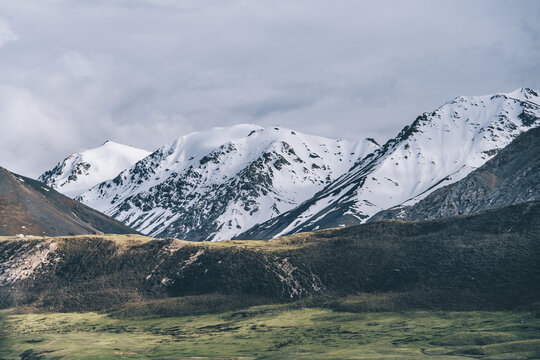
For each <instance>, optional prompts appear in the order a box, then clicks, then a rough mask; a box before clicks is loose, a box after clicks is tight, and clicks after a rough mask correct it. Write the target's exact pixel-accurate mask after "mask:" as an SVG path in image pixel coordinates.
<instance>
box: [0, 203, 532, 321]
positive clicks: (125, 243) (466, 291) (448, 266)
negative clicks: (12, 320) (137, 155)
mask: <svg viewBox="0 0 540 360" xmlns="http://www.w3.org/2000/svg"><path fill="white" fill-rule="evenodd" d="M381 292H392V293H397V294H398V295H395V296H394V297H393V298H391V299H390V300H388V301H390V303H392V304H394V305H395V304H398V305H399V304H401V305H399V306H397V308H396V309H398V310H399V308H411V307H413V308H449V309H469V308H514V307H519V306H522V305H527V304H530V303H533V302H536V301H538V300H539V299H540V202H531V203H524V204H519V205H513V206H511V207H507V208H503V209H498V210H493V211H489V212H485V213H482V214H478V215H474V216H468V217H456V218H450V219H445V220H433V221H427V222H417V223H407V222H391V221H384V222H375V223H369V224H365V225H360V226H353V227H349V228H342V229H330V230H324V231H319V232H314V233H305V234H297V235H293V236H289V237H285V238H281V239H276V240H271V241H268V242H257V241H251V242H250V241H234V242H224V243H217V244H216V243H202V244H199V243H188V242H183V241H179V240H173V239H160V240H156V239H151V238H145V237H140V236H137V235H130V236H79V237H57V238H36V239H24V240H21V239H14V238H4V239H3V240H2V241H0V301H1V305H2V307H13V306H29V307H37V308H40V309H47V310H61V311H81V310H95V309H105V308H110V307H112V306H116V305H118V304H122V303H124V302H128V301H145V300H148V299H160V298H167V297H176V296H186V295H197V294H209V293H222V294H234V295H250V296H254V297H260V298H267V299H272V300H275V301H284V300H291V299H297V298H303V297H307V296H313V295H322V294H341V295H346V294H356V293H372V294H373V293H381ZM394 305H392V306H394Z"/></svg>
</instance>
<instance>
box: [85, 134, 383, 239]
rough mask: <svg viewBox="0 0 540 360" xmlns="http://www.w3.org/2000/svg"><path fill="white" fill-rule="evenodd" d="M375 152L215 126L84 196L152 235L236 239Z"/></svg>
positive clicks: (362, 145) (365, 145) (368, 145)
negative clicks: (238, 235)
mask: <svg viewBox="0 0 540 360" xmlns="http://www.w3.org/2000/svg"><path fill="white" fill-rule="evenodd" d="M377 148H378V145H376V144H375V143H374V142H373V141H370V140H363V141H360V142H350V141H344V140H332V139H327V138H323V137H319V136H311V135H305V134H301V133H299V132H295V131H293V130H289V129H284V128H282V127H269V128H262V127H260V126H256V125H236V126H232V127H227V128H214V129H211V130H209V131H203V132H197V133H193V134H190V135H187V136H184V137H181V138H179V139H178V140H176V141H174V142H172V143H170V144H168V145H166V146H164V147H162V148H160V149H158V150H157V151H155V152H154V153H152V154H151V155H149V156H148V157H146V158H144V159H142V160H141V161H139V162H137V163H136V164H134V165H133V166H132V167H131V168H129V169H126V170H125V171H123V172H121V173H120V174H119V175H118V176H117V177H115V178H114V179H112V180H109V181H105V182H103V183H101V184H99V185H97V186H95V187H93V188H92V189H91V190H89V191H87V192H85V193H84V194H82V195H81V196H80V197H78V199H79V200H80V201H82V202H83V203H85V204H86V205H88V206H90V207H92V208H95V209H98V210H100V211H102V212H104V213H105V214H108V215H110V216H112V217H114V218H116V219H118V220H120V221H122V222H124V223H125V224H127V225H129V226H131V227H133V228H135V229H136V230H138V231H140V232H142V233H144V234H149V235H151V236H159V237H177V238H182V239H186V240H226V239H232V238H234V237H235V236H236V235H237V234H240V233H241V232H243V231H246V230H248V229H249V228H251V227H253V226H254V225H256V224H259V223H262V222H265V221H267V220H269V219H272V218H274V217H276V216H278V215H280V214H282V213H284V212H286V211H288V210H291V209H292V208H294V207H296V206H298V205H299V204H300V203H302V202H304V201H306V200H308V199H310V198H311V197H312V196H313V195H314V194H315V193H317V192H318V191H320V190H321V189H322V188H324V187H325V186H326V185H328V184H329V183H331V182H332V181H333V180H335V179H337V178H338V177H339V176H341V175H343V174H344V173H346V172H347V170H349V169H350V167H351V166H352V165H353V164H354V163H356V162H357V161H358V160H359V159H362V158H364V156H366V155H367V154H369V153H372V152H373V151H374V150H376V149H377Z"/></svg>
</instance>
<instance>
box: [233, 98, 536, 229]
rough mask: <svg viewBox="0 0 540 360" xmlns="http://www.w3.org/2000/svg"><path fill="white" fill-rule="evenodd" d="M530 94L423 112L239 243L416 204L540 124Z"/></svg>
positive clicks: (461, 101) (451, 104) (472, 100)
mask: <svg viewBox="0 0 540 360" xmlns="http://www.w3.org/2000/svg"><path fill="white" fill-rule="evenodd" d="M539 104H540V98H539V96H538V93H537V92H536V91H534V90H531V89H525V88H523V89H518V90H516V91H514V92H511V93H508V94H496V95H489V96H478V97H464V96H460V97H457V98H455V99H454V100H452V101H449V102H447V103H446V104H444V105H443V106H441V107H440V108H439V109H437V110H435V111H434V112H432V113H424V114H423V115H422V116H419V117H418V118H417V119H416V120H415V121H414V122H413V123H412V124H411V125H410V126H406V127H405V128H404V129H403V130H402V131H401V132H400V133H399V134H398V136H397V137H395V138H393V139H391V140H389V141H388V142H387V143H386V144H385V145H384V146H382V147H381V148H380V149H378V150H377V151H375V152H374V153H373V154H371V155H369V156H368V157H366V158H364V159H362V160H361V161H359V162H358V163H356V164H355V166H354V167H353V168H352V169H351V170H350V171H348V172H347V173H346V174H344V175H342V176H341V177H340V178H338V179H337V180H335V181H334V182H332V183H331V184H329V185H328V186H327V187H326V188H325V189H324V190H322V191H321V192H319V193H317V194H316V195H315V196H314V197H313V198H312V199H310V200H309V201H306V202H305V203H303V204H301V205H300V206H299V207H297V208H295V209H293V210H291V211H290V212H288V213H285V214H282V215H281V216H279V217H276V218H274V219H271V220H270V221H268V222H266V223H264V224H259V225H257V226H255V227H254V228H252V229H250V230H248V231H247V232H245V233H243V234H240V235H238V236H237V238H243V239H246V238H252V239H264V238H270V237H274V236H280V235H285V234H290V233H295V232H299V231H310V230H315V229H319V228H321V229H322V228H328V227H333V226H340V225H352V224H357V223H361V222H364V221H365V220H366V219H368V218H369V217H370V216H372V215H374V214H375V213H377V212H379V211H381V210H385V209H388V208H391V207H394V206H399V205H411V204H414V203H416V202H418V201H420V200H421V199H423V198H424V197H426V196H427V195H428V194H430V193H431V192H433V191H434V190H436V189H438V188H440V187H442V186H445V185H448V184H451V183H454V182H456V181H458V180H461V179H462V178H464V177H465V176H466V175H467V174H469V173H470V172H471V171H472V170H474V169H476V168H478V167H480V166H481V165H483V164H484V163H485V162H486V161H487V160H489V159H491V158H492V157H493V156H494V155H495V154H496V153H497V152H498V151H499V150H500V149H502V148H504V147H505V146H506V145H508V144H509V143H510V142H511V141H512V140H513V139H514V138H516V137H517V136H518V135H519V134H521V133H522V132H523V131H526V130H528V129H530V128H532V127H537V126H539V125H540V105H539Z"/></svg>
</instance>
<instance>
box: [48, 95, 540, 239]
mask: <svg viewBox="0 0 540 360" xmlns="http://www.w3.org/2000/svg"><path fill="white" fill-rule="evenodd" d="M539 125H540V97H539V95H538V92H536V91H535V90H532V89H528V88H521V89H518V90H516V91H513V92H510V93H505V94H502V93H501V94H494V95H487V96H475V97H465V96H460V97H457V98H455V99H453V100H451V101H449V102H447V103H445V104H443V105H442V106H441V107H439V108H438V109H436V110H434V111H432V112H429V113H424V114H422V115H421V116H419V117H417V119H416V120H415V121H414V122H412V123H411V124H410V125H408V126H406V127H405V128H404V129H403V130H402V131H401V132H399V133H398V134H397V136H395V137H394V138H392V139H390V140H388V141H387V142H386V143H384V144H383V145H382V146H380V145H378V144H377V143H376V142H375V141H374V140H372V139H365V140H362V141H345V140H333V139H328V138H323V137H317V136H311V135H305V134H302V133H299V132H297V131H294V130H290V129H285V128H282V127H268V128H262V127H259V126H256V125H236V126H232V127H228V128H214V129H211V130H208V131H203V132H199V133H194V134H190V135H186V136H183V137H181V138H179V139H177V140H175V141H173V142H172V143H169V144H167V145H165V146H163V147H161V148H159V149H158V150H156V151H154V152H153V153H151V154H149V155H148V156H146V157H144V155H145V153H144V151H143V150H139V149H135V148H128V149H126V152H127V153H130V154H131V153H132V154H131V155H130V159H131V161H133V164H132V165H131V166H126V167H124V168H122V169H121V167H122V166H118V167H114V170H113V169H111V171H107V172H106V171H103V170H100V171H98V172H96V174H99V176H98V175H92V174H91V170H92V169H103V168H107V165H106V164H105V163H103V162H101V161H100V160H99V157H94V158H93V159H96V160H93V161H88V160H83V159H82V158H83V157H84V156H78V155H81V154H85V153H81V154H78V155H72V156H71V157H70V158H68V159H66V160H64V161H63V162H61V163H59V165H58V166H56V167H55V169H53V170H51V171H48V172H46V173H45V174H43V175H42V176H41V177H40V180H41V181H44V182H46V183H47V184H50V185H51V186H52V187H54V188H56V189H58V190H59V191H62V192H64V193H66V194H67V195H70V196H72V197H76V199H77V200H79V201H81V202H82V203H84V204H86V205H88V206H90V207H92V208H94V209H97V210H99V211H102V212H104V213H105V214H107V215H109V216H112V217H113V218H115V219H117V220H119V221H121V222H123V223H124V224H126V225H128V226H131V227H133V228H134V229H136V230H137V231H140V232H141V233H144V234H148V235H151V236H155V237H176V238H182V239H186V240H196V241H202V240H213V241H216V240H227V239H233V238H235V239H268V238H272V237H277V236H282V235H287V234H292V233H297V232H302V231H312V230H317V229H324V228H329V227H336V226H345V225H354V224H360V223H363V222H366V221H367V220H368V219H370V218H371V217H373V216H374V215H376V214H380V213H381V212H382V211H385V210H388V209H393V210H392V211H394V210H395V209H400V210H399V211H398V212H395V211H394V212H392V213H391V214H390V213H389V212H388V213H386V215H384V216H383V215H376V218H379V217H380V216H382V217H383V218H400V216H402V215H400V214H401V213H402V211H401V209H405V208H407V207H408V206H413V205H415V204H417V203H419V202H420V203H421V202H422V201H423V199H432V198H433V197H430V196H431V195H430V194H440V193H439V192H437V191H439V189H442V188H446V187H447V186H448V185H451V184H454V183H457V182H460V181H461V180H463V179H465V178H468V175H469V174H471V173H473V172H474V170H476V169H478V168H480V167H482V166H483V165H484V164H485V163H486V162H487V161H489V160H490V159H493V158H494V157H495V156H496V155H497V154H498V153H499V152H500V151H501V150H502V149H504V148H505V147H507V146H508V145H509V144H511V143H512V141H513V140H514V139H516V138H517V137H518V136H519V135H520V134H522V133H524V132H526V131H528V130H530V129H533V128H536V127H538V126H539ZM531 137H534V135H531ZM529 140H530V139H529ZM118 146H121V145H118ZM89 152H90V153H101V154H106V155H104V156H103V157H104V158H108V155H107V154H108V153H109V152H111V153H112V151H111V150H109V149H108V148H107V144H105V145H104V146H102V147H100V148H98V149H94V150H91V151H89ZM111 157H112V158H114V156H112V155H111ZM137 158H139V160H138V161H137ZM524 159H525V160H527V161H529V160H531V159H530V156H528V155H527V156H526V157H524ZM87 164H90V166H87ZM111 168H113V167H112V166H111ZM87 170H88V171H87ZM475 174H476V173H475ZM474 176H476V175H474ZM529 178H531V177H530V176H529ZM66 179H67V180H66ZM85 190H86V191H85ZM468 191H469V192H471V191H473V192H474V191H475V190H474V189H472V190H471V189H469V190H468ZM530 198H536V197H535V196H531V197H529V198H527V199H530ZM426 201H427V200H426ZM510 203H511V202H510ZM433 206H434V205H433V204H431V205H430V207H433ZM435 206H439V203H437V204H435ZM486 208H489V206H487V205H486V206H484V205H479V206H476V207H474V206H473V207H472V208H471V211H480V210H484V209H486ZM434 211H436V210H434ZM443 213H445V212H444V211H442V210H441V214H443ZM457 213H459V211H458V212H457ZM452 214H453V213H452ZM404 218H407V217H404ZM411 218H413V219H414V218H415V217H411Z"/></svg>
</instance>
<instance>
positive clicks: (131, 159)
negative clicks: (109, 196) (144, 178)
mask: <svg viewBox="0 0 540 360" xmlns="http://www.w3.org/2000/svg"><path fill="white" fill-rule="evenodd" d="M149 154H150V152H149V151H146V150H141V149H137V148H134V147H132V146H127V145H122V144H118V143H115V142H113V141H106V142H105V143H104V144H103V145H101V146H100V147H97V148H95V149H91V150H86V151H83V152H80V153H75V154H71V155H70V156H68V157H67V158H66V159H64V161H62V162H61V163H58V164H57V165H56V166H55V167H54V168H53V169H52V170H49V171H47V172H45V173H43V174H42V175H41V176H40V177H39V178H38V180H39V181H41V182H42V183H44V184H46V185H49V186H51V187H52V188H54V189H55V190H57V191H59V192H61V193H63V194H64V195H67V196H69V197H72V198H73V197H76V196H78V195H80V194H82V193H83V192H85V191H87V190H88V189H90V188H91V187H93V186H94V185H96V184H99V183H101V182H103V181H105V180H109V179H112V178H114V177H115V176H116V175H118V174H119V173H120V172H121V171H122V170H125V169H127V168H129V167H130V166H132V165H133V164H135V163H136V162H137V161H139V160H141V159H142V158H144V157H146V156H148V155H149Z"/></svg>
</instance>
